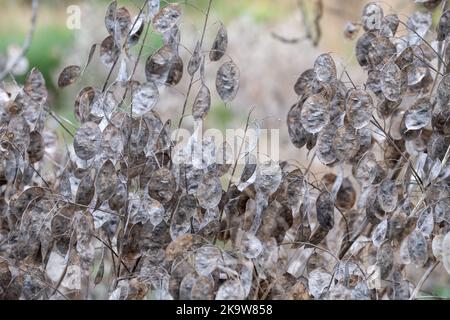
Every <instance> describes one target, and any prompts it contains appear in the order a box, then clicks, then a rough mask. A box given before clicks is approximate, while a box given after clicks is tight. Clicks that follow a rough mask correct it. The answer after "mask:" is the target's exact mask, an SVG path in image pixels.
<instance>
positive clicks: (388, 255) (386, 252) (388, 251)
mask: <svg viewBox="0 0 450 320" xmlns="http://www.w3.org/2000/svg"><path fill="white" fill-rule="evenodd" d="M377 267H378V268H379V269H380V276H381V279H387V278H388V277H389V275H390V273H391V271H392V268H393V267H394V250H393V248H392V246H391V245H390V243H389V242H388V241H386V242H384V243H383V244H382V245H381V246H380V247H379V248H378V251H377Z"/></svg>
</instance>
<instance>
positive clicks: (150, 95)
mask: <svg viewBox="0 0 450 320" xmlns="http://www.w3.org/2000/svg"><path fill="white" fill-rule="evenodd" d="M158 99H159V91H158V87H157V86H156V85H155V84H154V83H153V82H147V83H144V84H142V85H140V86H139V87H138V88H136V89H135V91H134V92H133V113H134V114H136V115H138V116H143V115H144V114H146V113H147V112H149V111H151V110H152V109H153V108H154V107H155V105H156V104H157V103H158Z"/></svg>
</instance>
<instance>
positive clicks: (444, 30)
mask: <svg viewBox="0 0 450 320" xmlns="http://www.w3.org/2000/svg"><path fill="white" fill-rule="evenodd" d="M436 31H437V41H444V40H445V39H446V38H447V37H448V35H449V34H450V10H448V9H447V10H445V12H443V13H442V15H441V17H440V19H439V23H438V25H437V27H436Z"/></svg>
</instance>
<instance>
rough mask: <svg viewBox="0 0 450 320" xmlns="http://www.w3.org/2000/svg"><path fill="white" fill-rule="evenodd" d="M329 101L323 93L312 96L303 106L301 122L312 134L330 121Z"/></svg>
mask: <svg viewBox="0 0 450 320" xmlns="http://www.w3.org/2000/svg"><path fill="white" fill-rule="evenodd" d="M328 104H329V101H328V100H327V99H326V98H325V97H324V96H323V95H322V94H315V95H312V96H310V97H309V98H308V99H306V101H305V102H304V103H303V106H302V108H301V118H300V119H301V124H302V126H303V128H304V129H305V130H306V131H307V132H309V133H312V134H315V133H318V132H320V131H321V130H322V129H323V128H324V127H325V126H326V125H327V124H328V123H329V122H330V115H329V113H328Z"/></svg>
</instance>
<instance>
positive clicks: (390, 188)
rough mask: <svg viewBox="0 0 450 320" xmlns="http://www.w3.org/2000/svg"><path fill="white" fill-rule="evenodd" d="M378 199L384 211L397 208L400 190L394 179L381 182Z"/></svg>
mask: <svg viewBox="0 0 450 320" xmlns="http://www.w3.org/2000/svg"><path fill="white" fill-rule="evenodd" d="M377 200H378V204H379V205H380V207H381V209H383V210H384V211H386V212H392V211H394V210H395V208H396V207H397V203H398V191H397V186H396V185H395V182H394V181H392V180H390V179H385V180H383V182H381V184H380V186H379V188H378V192H377Z"/></svg>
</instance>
